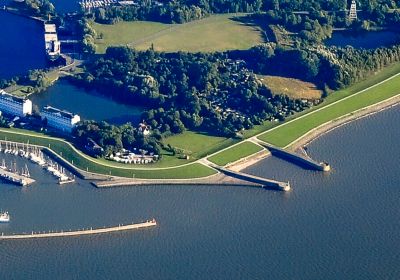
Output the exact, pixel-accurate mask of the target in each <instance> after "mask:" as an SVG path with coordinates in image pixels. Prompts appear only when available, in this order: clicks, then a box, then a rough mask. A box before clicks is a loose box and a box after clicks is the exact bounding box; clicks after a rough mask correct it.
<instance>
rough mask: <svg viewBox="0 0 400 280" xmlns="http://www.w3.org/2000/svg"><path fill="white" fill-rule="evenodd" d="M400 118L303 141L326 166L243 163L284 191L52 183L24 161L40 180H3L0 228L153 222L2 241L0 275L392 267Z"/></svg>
mask: <svg viewBox="0 0 400 280" xmlns="http://www.w3.org/2000/svg"><path fill="white" fill-rule="evenodd" d="M399 122H400V107H395V108H393V109H390V110H388V111H385V112H381V113H379V114H377V115H374V116H371V117H368V118H365V119H362V120H359V121H356V122H353V123H351V124H349V125H346V126H343V127H341V128H338V129H336V130H334V131H332V132H330V133H329V134H327V135H325V136H323V137H321V138H319V139H317V140H316V141H314V142H313V143H312V144H310V146H309V153H310V154H311V155H312V156H313V157H315V158H316V159H323V160H327V161H328V162H330V163H331V164H332V166H333V171H332V172H331V173H329V174H324V173H321V172H314V171H310V170H305V169H302V168H300V167H297V166H295V165H292V164H289V163H286V162H284V161H281V160H279V159H275V158H269V159H266V160H264V161H262V162H260V163H259V164H257V165H256V166H253V167H252V168H249V169H248V170H247V172H250V173H252V174H256V175H260V176H265V177H272V178H277V179H281V180H290V181H291V183H292V185H293V191H292V192H290V193H282V192H276V191H266V190H261V189H257V188H245V187H226V186H224V187H221V186H214V187H212V186H210V187H203V186H197V187H196V186H186V187H185V186H154V187H132V188H129V187H124V188H113V189H103V190H100V189H95V188H94V187H92V186H90V185H89V183H88V182H84V181H80V180H78V181H77V183H75V184H71V185H64V186H59V185H57V184H56V183H55V180H54V179H53V178H52V177H51V176H50V175H48V174H46V173H44V171H43V170H41V169H40V168H39V167H37V166H31V165H29V167H30V169H31V174H32V175H33V177H34V178H38V180H39V181H38V182H37V183H35V184H34V185H32V186H31V187H29V188H26V189H20V188H19V187H14V186H12V185H8V184H1V185H0V205H1V208H3V209H7V210H9V211H10V212H11V214H12V221H11V223H10V224H8V225H2V226H1V228H0V231H1V232H6V233H14V232H30V231H32V230H34V231H43V230H60V229H64V230H65V229H77V228H82V227H86V228H87V227H91V226H93V227H101V226H105V225H107V226H111V225H116V224H119V223H128V222H132V221H135V222H140V221H143V220H145V219H148V218H152V217H155V218H156V219H157V220H158V222H159V225H158V226H157V227H156V228H152V229H144V230H138V231H130V232H121V233H115V234H109V235H99V236H86V237H74V238H58V239H43V240H19V241H2V242H0V243H1V246H0V266H1V270H0V278H2V279H28V278H29V279H322V278H324V279H399V278H400V270H399V269H398V264H399V263H400V255H399V252H400V237H399V234H398V233H399V232H400V224H399V219H398V218H399V214H400V211H399V207H398V203H399V197H400V189H399V184H400V177H399V176H400V175H399V166H400V157H398V155H399V153H400V146H399V145H398V139H399V138H400V130H399V129H398V123H399ZM377 145H379V147H378V146H377ZM0 157H4V155H2V154H0ZM10 160H11V159H10V158H7V162H9V161H10ZM18 160H20V159H18ZM18 165H19V166H22V165H23V162H20V163H18Z"/></svg>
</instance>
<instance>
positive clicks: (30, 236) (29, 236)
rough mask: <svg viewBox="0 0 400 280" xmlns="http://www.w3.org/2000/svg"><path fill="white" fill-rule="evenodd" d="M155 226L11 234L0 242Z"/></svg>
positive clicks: (152, 224) (0, 237) (133, 225)
mask: <svg viewBox="0 0 400 280" xmlns="http://www.w3.org/2000/svg"><path fill="white" fill-rule="evenodd" d="M156 225H157V222H156V220H155V219H153V220H150V221H146V222H144V223H139V224H129V225H118V226H115V227H108V228H97V229H92V228H90V229H83V230H76V231H60V232H47V233H46V232H42V233H40V232H38V233H35V232H32V233H30V234H13V235H4V234H2V235H1V236H0V240H9V239H33V238H49V237H69V236H80V235H92V234H102V233H111V232H117V231H127V230H133V229H139V228H148V227H154V226H156Z"/></svg>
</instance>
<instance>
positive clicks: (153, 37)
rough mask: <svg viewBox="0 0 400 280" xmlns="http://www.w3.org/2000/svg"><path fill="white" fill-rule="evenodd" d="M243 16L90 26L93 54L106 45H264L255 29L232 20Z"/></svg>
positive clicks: (206, 48) (195, 48) (193, 48)
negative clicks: (94, 36) (94, 50)
mask: <svg viewBox="0 0 400 280" xmlns="http://www.w3.org/2000/svg"><path fill="white" fill-rule="evenodd" d="M243 15H244V14H223V15H213V16H210V17H207V18H205V19H201V20H197V21H193V22H189V23H184V24H163V23H158V22H147V21H134V22H119V23H117V24H114V25H103V24H97V23H93V27H94V29H95V30H96V32H97V34H98V35H99V34H102V36H103V39H97V40H96V45H97V46H98V49H97V52H98V53H104V52H105V50H106V48H107V47H108V46H110V45H129V46H132V47H134V48H136V49H140V50H146V49H148V48H150V47H151V46H153V47H154V49H155V50H157V51H165V52H176V51H188V52H212V51H223V50H236V49H238V50H241V49H248V48H250V47H252V46H255V45H257V44H260V43H262V42H264V40H263V38H262V31H261V29H260V28H259V27H258V26H253V25H251V24H246V23H243V22H240V21H238V20H235V19H234V18H235V17H238V18H240V17H241V16H243Z"/></svg>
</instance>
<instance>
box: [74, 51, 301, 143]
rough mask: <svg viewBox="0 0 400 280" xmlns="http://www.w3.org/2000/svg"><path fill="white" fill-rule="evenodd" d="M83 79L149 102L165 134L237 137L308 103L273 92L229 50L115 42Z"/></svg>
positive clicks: (151, 119) (150, 119)
mask: <svg viewBox="0 0 400 280" xmlns="http://www.w3.org/2000/svg"><path fill="white" fill-rule="evenodd" d="M85 68H86V71H85V73H83V74H82V75H80V76H79V78H78V82H80V83H82V84H84V85H87V86H90V87H91V88H93V87H94V88H96V89H98V90H99V91H100V92H103V93H104V94H106V95H108V96H112V97H113V98H114V99H119V100H122V101H123V102H125V103H129V104H134V105H143V106H146V107H147V108H148V110H147V111H146V112H145V113H144V114H143V119H144V120H145V121H146V123H147V124H149V125H151V127H152V129H157V130H158V131H160V132H161V133H162V134H170V133H180V132H182V131H184V130H185V129H191V130H201V131H207V132H210V133H213V134H218V135H224V136H234V135H236V134H237V133H238V132H240V131H241V130H243V129H249V128H251V127H252V126H253V125H255V124H260V123H262V122H263V121H264V120H267V119H270V120H272V119H280V120H283V119H284V118H285V117H286V116H288V115H290V114H292V113H293V112H296V111H301V110H303V109H304V108H306V107H308V104H307V103H304V102H302V101H300V100H291V99H289V98H287V97H285V96H273V95H272V94H271V92H270V90H269V89H267V88H266V87H265V86H264V85H263V84H262V83H261V82H260V81H259V80H258V79H257V77H256V76H255V74H253V73H252V72H251V71H249V69H247V67H246V63H245V62H244V61H241V60H238V59H235V60H233V59H230V58H229V53H196V54H193V53H170V54H166V53H159V52H155V51H153V50H151V49H150V50H148V51H145V52H138V51H135V50H132V49H129V48H127V47H111V48H108V49H107V52H106V54H105V56H104V57H101V58H96V59H94V61H91V62H89V63H87V64H86V66H85Z"/></svg>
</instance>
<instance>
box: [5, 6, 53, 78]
mask: <svg viewBox="0 0 400 280" xmlns="http://www.w3.org/2000/svg"><path fill="white" fill-rule="evenodd" d="M0 26H1V32H0V54H1V55H0V79H9V78H12V77H14V76H17V75H25V74H27V73H28V71H29V70H30V69H40V68H45V67H46V63H47V61H46V52H45V48H44V37H43V26H42V24H41V23H40V22H37V21H35V20H31V19H28V18H24V17H20V16H16V15H13V14H9V13H6V12H4V11H1V10H0Z"/></svg>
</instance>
